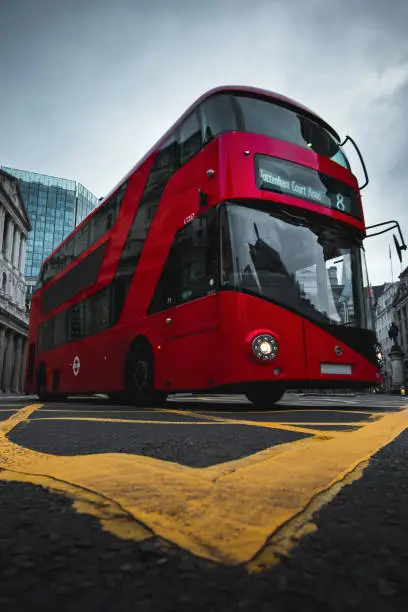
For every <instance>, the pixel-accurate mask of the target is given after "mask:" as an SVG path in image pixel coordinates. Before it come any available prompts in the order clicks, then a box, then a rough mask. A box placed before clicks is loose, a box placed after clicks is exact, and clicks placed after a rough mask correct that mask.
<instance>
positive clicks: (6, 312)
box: [0, 170, 31, 393]
mask: <svg viewBox="0 0 408 612" xmlns="http://www.w3.org/2000/svg"><path fill="white" fill-rule="evenodd" d="M30 230H31V225H30V221H29V218H28V215H27V211H26V208H25V205H24V202H23V200H22V197H21V193H20V189H19V184H18V180H17V179H16V178H15V177H14V176H12V175H10V174H8V173H7V172H5V171H3V170H0V390H1V391H5V392H6V393H10V392H14V393H18V392H22V391H23V389H24V374H25V361H26V351H27V332H28V315H27V312H26V306H25V293H26V287H25V279H24V266H25V258H26V245H27V237H28V232H29V231H30Z"/></svg>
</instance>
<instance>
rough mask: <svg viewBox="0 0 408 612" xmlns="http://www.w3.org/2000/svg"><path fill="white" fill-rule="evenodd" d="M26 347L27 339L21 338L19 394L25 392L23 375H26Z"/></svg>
mask: <svg viewBox="0 0 408 612" xmlns="http://www.w3.org/2000/svg"><path fill="white" fill-rule="evenodd" d="M27 347H28V341H27V338H23V344H22V349H21V367H20V389H21V392H22V393H24V391H25V374H26V364H27Z"/></svg>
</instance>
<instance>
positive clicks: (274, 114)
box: [26, 87, 380, 406]
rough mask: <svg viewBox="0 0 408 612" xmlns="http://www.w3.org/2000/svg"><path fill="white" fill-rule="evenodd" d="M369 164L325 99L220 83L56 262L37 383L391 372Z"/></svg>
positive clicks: (297, 383) (38, 344)
mask: <svg viewBox="0 0 408 612" xmlns="http://www.w3.org/2000/svg"><path fill="white" fill-rule="evenodd" d="M364 237H365V225H364V216H363V210H362V204H361V198H360V193H359V187H358V184H357V180H356V178H355V176H354V175H353V173H352V172H351V169H350V165H349V162H348V160H347V158H346V156H345V154H344V152H343V150H342V146H341V144H340V139H339V137H338V135H337V134H336V132H335V131H334V130H333V128H331V127H330V126H329V125H328V124H327V123H326V122H325V121H324V120H323V119H321V118H319V117H318V116H316V115H315V114H314V113H313V112H312V111H311V110H309V109H307V108H305V107H304V106H301V105H300V104H298V103H296V102H294V101H293V100H290V99H288V98H286V97H283V96H280V95H278V94H275V93H272V92H268V91H263V90H258V89H254V88H249V87H221V88H217V89H214V90H211V91H209V92H207V93H206V94H205V95H204V96H202V97H201V98H200V99H199V100H198V101H196V102H195V104H193V105H192V106H191V107H190V108H189V109H188V110H187V111H186V113H185V114H184V115H183V116H182V117H181V118H180V119H179V120H178V121H177V122H176V123H175V124H174V125H173V127H172V128H171V129H170V130H169V131H168V132H167V133H166V134H165V135H164V136H163V138H162V139H161V140H160V141H159V142H158V143H157V145H156V146H155V147H154V148H153V149H152V150H151V151H149V153H147V155H146V156H145V157H144V158H143V159H142V160H141V161H140V162H139V163H138V164H137V166H136V167H135V168H133V169H132V170H131V171H130V172H129V174H128V175H127V176H126V177H125V178H124V179H123V180H122V181H121V182H120V184H119V185H118V186H117V187H116V188H115V189H114V190H113V191H112V192H111V193H110V194H109V195H108V196H107V197H106V198H105V199H104V200H103V201H102V203H101V204H100V206H99V207H98V208H97V209H95V211H93V212H92V213H91V214H90V215H89V216H88V217H87V218H86V219H85V220H84V221H83V222H82V223H81V225H79V226H78V227H77V228H76V229H75V231H74V232H72V233H71V234H70V236H68V238H67V239H66V240H65V241H64V242H63V243H62V244H61V245H60V247H59V248H58V249H57V250H56V251H54V253H53V254H52V255H51V256H50V257H49V258H48V259H47V260H46V261H45V262H44V264H43V267H42V270H41V274H40V277H39V280H38V285H37V289H36V292H35V293H34V295H33V299H32V307H31V318H30V329H29V352H28V360H27V376H26V391H27V392H29V393H37V394H38V395H39V396H40V398H41V399H42V400H46V399H48V398H51V397H53V398H54V397H62V396H66V395H73V394H85V393H86V394H88V393H107V394H108V395H109V396H111V397H113V398H115V399H120V400H121V401H125V402H127V403H128V402H131V403H135V404H137V405H148V404H151V403H152V402H158V401H162V400H164V399H165V398H166V396H167V395H168V394H173V393H177V392H191V391H193V392H194V391H199V392H200V393H203V392H210V393H223V392H228V393H244V394H246V395H247V397H248V398H249V400H250V401H251V402H252V403H253V404H255V405H263V406H267V405H268V404H273V403H274V402H276V401H278V400H279V399H280V398H281V397H282V395H283V393H284V392H285V390H287V389H291V388H294V389H298V388H333V387H335V388H340V387H342V386H343V387H347V388H353V387H356V388H357V387H366V386H370V385H373V384H378V382H379V379H380V373H379V370H378V367H377V365H378V363H377V357H376V352H375V343H376V338H375V334H374V332H373V330H372V324H371V321H370V309H369V304H368V293H369V292H368V289H367V287H368V285H367V281H366V280H365V274H366V268H365V260H364V251H363V248H362V242H363V238H364Z"/></svg>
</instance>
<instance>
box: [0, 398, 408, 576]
mask: <svg viewBox="0 0 408 612" xmlns="http://www.w3.org/2000/svg"><path fill="white" fill-rule="evenodd" d="M39 407H40V405H38V404H34V405H31V406H27V407H26V408H23V409H21V410H19V411H18V412H17V413H15V414H13V415H12V416H11V417H10V418H9V419H7V420H6V421H2V422H0V469H2V471H1V472H0V478H1V479H3V480H11V481H12V480H16V481H24V482H32V483H33V484H39V485H42V486H45V487H48V488H51V489H55V490H58V491H63V492H65V493H66V494H68V495H69V496H71V497H73V498H74V500H75V502H74V505H75V507H76V509H77V510H78V511H79V512H86V513H89V514H92V515H94V516H97V517H98V518H99V520H100V521H101V524H102V527H103V528H104V529H107V530H109V531H111V532H112V533H114V534H116V535H118V536H119V537H122V538H129V539H134V540H142V539H144V538H147V537H151V535H152V534H155V535H157V536H159V537H161V538H163V539H165V540H168V541H170V542H172V543H174V544H176V545H178V546H180V547H182V548H184V549H186V550H189V551H190V552H192V553H193V554H196V555H198V556H201V557H204V558H207V559H210V560H213V561H217V562H223V563H228V564H239V563H246V564H247V566H248V568H249V569H250V570H255V571H256V570H258V569H260V568H263V567H268V566H270V565H271V564H273V563H275V562H276V559H277V552H278V553H279V551H280V553H281V552H282V551H288V550H290V548H291V546H292V545H293V543H295V542H296V541H297V540H298V539H299V537H301V535H303V534H304V533H306V532H309V531H310V530H311V529H313V524H312V523H311V518H312V515H313V512H315V511H316V510H317V509H318V508H319V507H321V506H322V505H323V504H324V503H327V501H328V500H329V499H331V498H332V497H333V496H334V495H335V494H336V493H337V491H338V490H339V489H340V488H341V486H343V484H344V483H346V482H347V481H348V479H349V480H350V479H352V478H357V477H359V476H360V475H361V473H362V469H361V468H362V466H363V465H364V464H365V462H367V461H368V459H369V458H370V457H371V456H372V455H373V454H374V453H376V452H377V451H378V450H379V449H380V448H381V447H383V446H384V445H385V444H387V443H389V442H391V441H392V440H393V439H394V438H395V437H396V436H397V435H399V434H400V433H401V432H402V431H404V429H405V428H406V427H407V426H408V410H406V409H405V410H402V411H400V412H395V413H388V414H385V415H379V414H378V413H376V414H375V415H373V418H372V419H370V420H366V421H363V422H361V421H360V422H352V423H349V425H353V426H359V427H360V428H359V429H357V430H353V431H346V432H344V431H330V432H327V431H325V432H321V431H319V430H318V429H315V430H313V429H307V428H305V427H304V425H306V423H302V424H301V426H298V425H294V424H293V423H290V424H284V423H283V422H279V423H276V422H270V421H268V422H261V421H260V420H257V421H251V420H250V417H249V418H248V419H245V420H242V419H239V420H236V419H228V418H224V417H217V416H214V415H208V414H206V415H203V414H200V413H198V412H195V413H194V412H191V411H179V410H171V411H170V410H169V411H165V410H161V411H160V412H161V413H165V412H171V413H172V414H174V413H176V414H179V415H180V420H182V415H186V414H187V415H189V416H190V415H194V416H195V417H196V418H198V419H200V420H202V421H204V422H206V424H209V423H210V422H211V421H212V422H213V424H215V423H220V424H221V423H223V424H228V423H229V424H232V425H247V426H251V427H269V428H271V429H285V430H288V431H296V432H299V431H300V432H301V431H305V433H307V434H309V435H310V434H314V435H312V436H311V437H309V438H306V439H302V440H298V441H295V442H289V443H287V444H279V445H278V446H274V447H272V448H269V449H266V450H263V451H261V452H259V453H255V454H253V455H251V456H248V457H245V458H242V459H238V460H235V461H231V462H228V463H222V464H219V465H215V466H211V467H208V468H190V467H186V466H183V465H179V464H176V463H170V462H168V461H163V460H160V459H153V458H150V457H144V456H140V455H130V454H121V453H106V454H98V455H86V456H73V457H72V456H70V457H65V456H55V455H50V454H46V453H41V452H36V451H32V450H30V449H27V448H23V447H21V446H19V445H17V444H14V443H12V442H11V441H10V440H8V439H7V434H8V433H9V432H10V431H11V430H12V429H13V428H14V427H15V426H16V425H17V424H18V423H22V422H24V421H26V420H27V419H29V417H30V416H31V414H32V413H33V412H34V411H35V410H36V409H37V408H39ZM84 410H85V409H84ZM291 412H292V411H291ZM364 414H367V413H364ZM103 420H105V419H103ZM126 420H127V419H126ZM114 422H115V423H116V422H120V419H114ZM140 422H143V421H134V423H140ZM155 423H162V422H160V421H159V422H157V421H156V422H155ZM167 424H169V425H170V424H173V422H170V423H167ZM189 424H191V423H189ZM310 425H313V426H314V427H316V423H310ZM341 425H345V423H342V424H341ZM197 426H200V424H198V423H197ZM201 426H203V425H201ZM311 509H312V510H311ZM282 526H284V527H283V529H281V528H282ZM273 534H275V536H273ZM271 536H272V537H271ZM266 543H268V545H267V546H266V547H265V544H266Z"/></svg>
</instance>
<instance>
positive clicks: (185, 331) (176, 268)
mask: <svg viewBox="0 0 408 612" xmlns="http://www.w3.org/2000/svg"><path fill="white" fill-rule="evenodd" d="M216 225H217V224H216V211H215V210H212V211H211V210H210V211H209V212H208V213H206V215H205V216H203V217H201V218H199V219H197V218H196V219H194V220H193V221H191V222H190V223H188V224H187V225H185V226H184V227H183V228H181V229H180V230H179V231H178V232H177V233H176V235H175V239H174V241H173V244H172V246H171V248H170V251H169V255H168V258H167V260H166V263H165V265H164V268H163V272H162V275H161V278H160V281H159V283H158V286H157V290H156V294H155V297H154V301H153V305H154V308H153V310H156V311H157V310H159V311H160V315H159V317H160V330H161V332H160V335H161V344H162V346H161V353H160V354H161V357H160V363H161V368H159V369H160V370H161V376H160V378H161V386H162V388H163V387H164V388H166V389H170V388H171V389H176V388H177V389H189V388H200V387H201V388H203V387H207V386H208V385H209V384H212V383H211V381H212V380H214V378H215V374H216V371H217V359H216V355H217V348H216V347H217V346H218V345H217V342H218V336H219V296H218V294H217V293H216V289H217V269H218V268H217V257H218V248H217V228H216Z"/></svg>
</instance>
